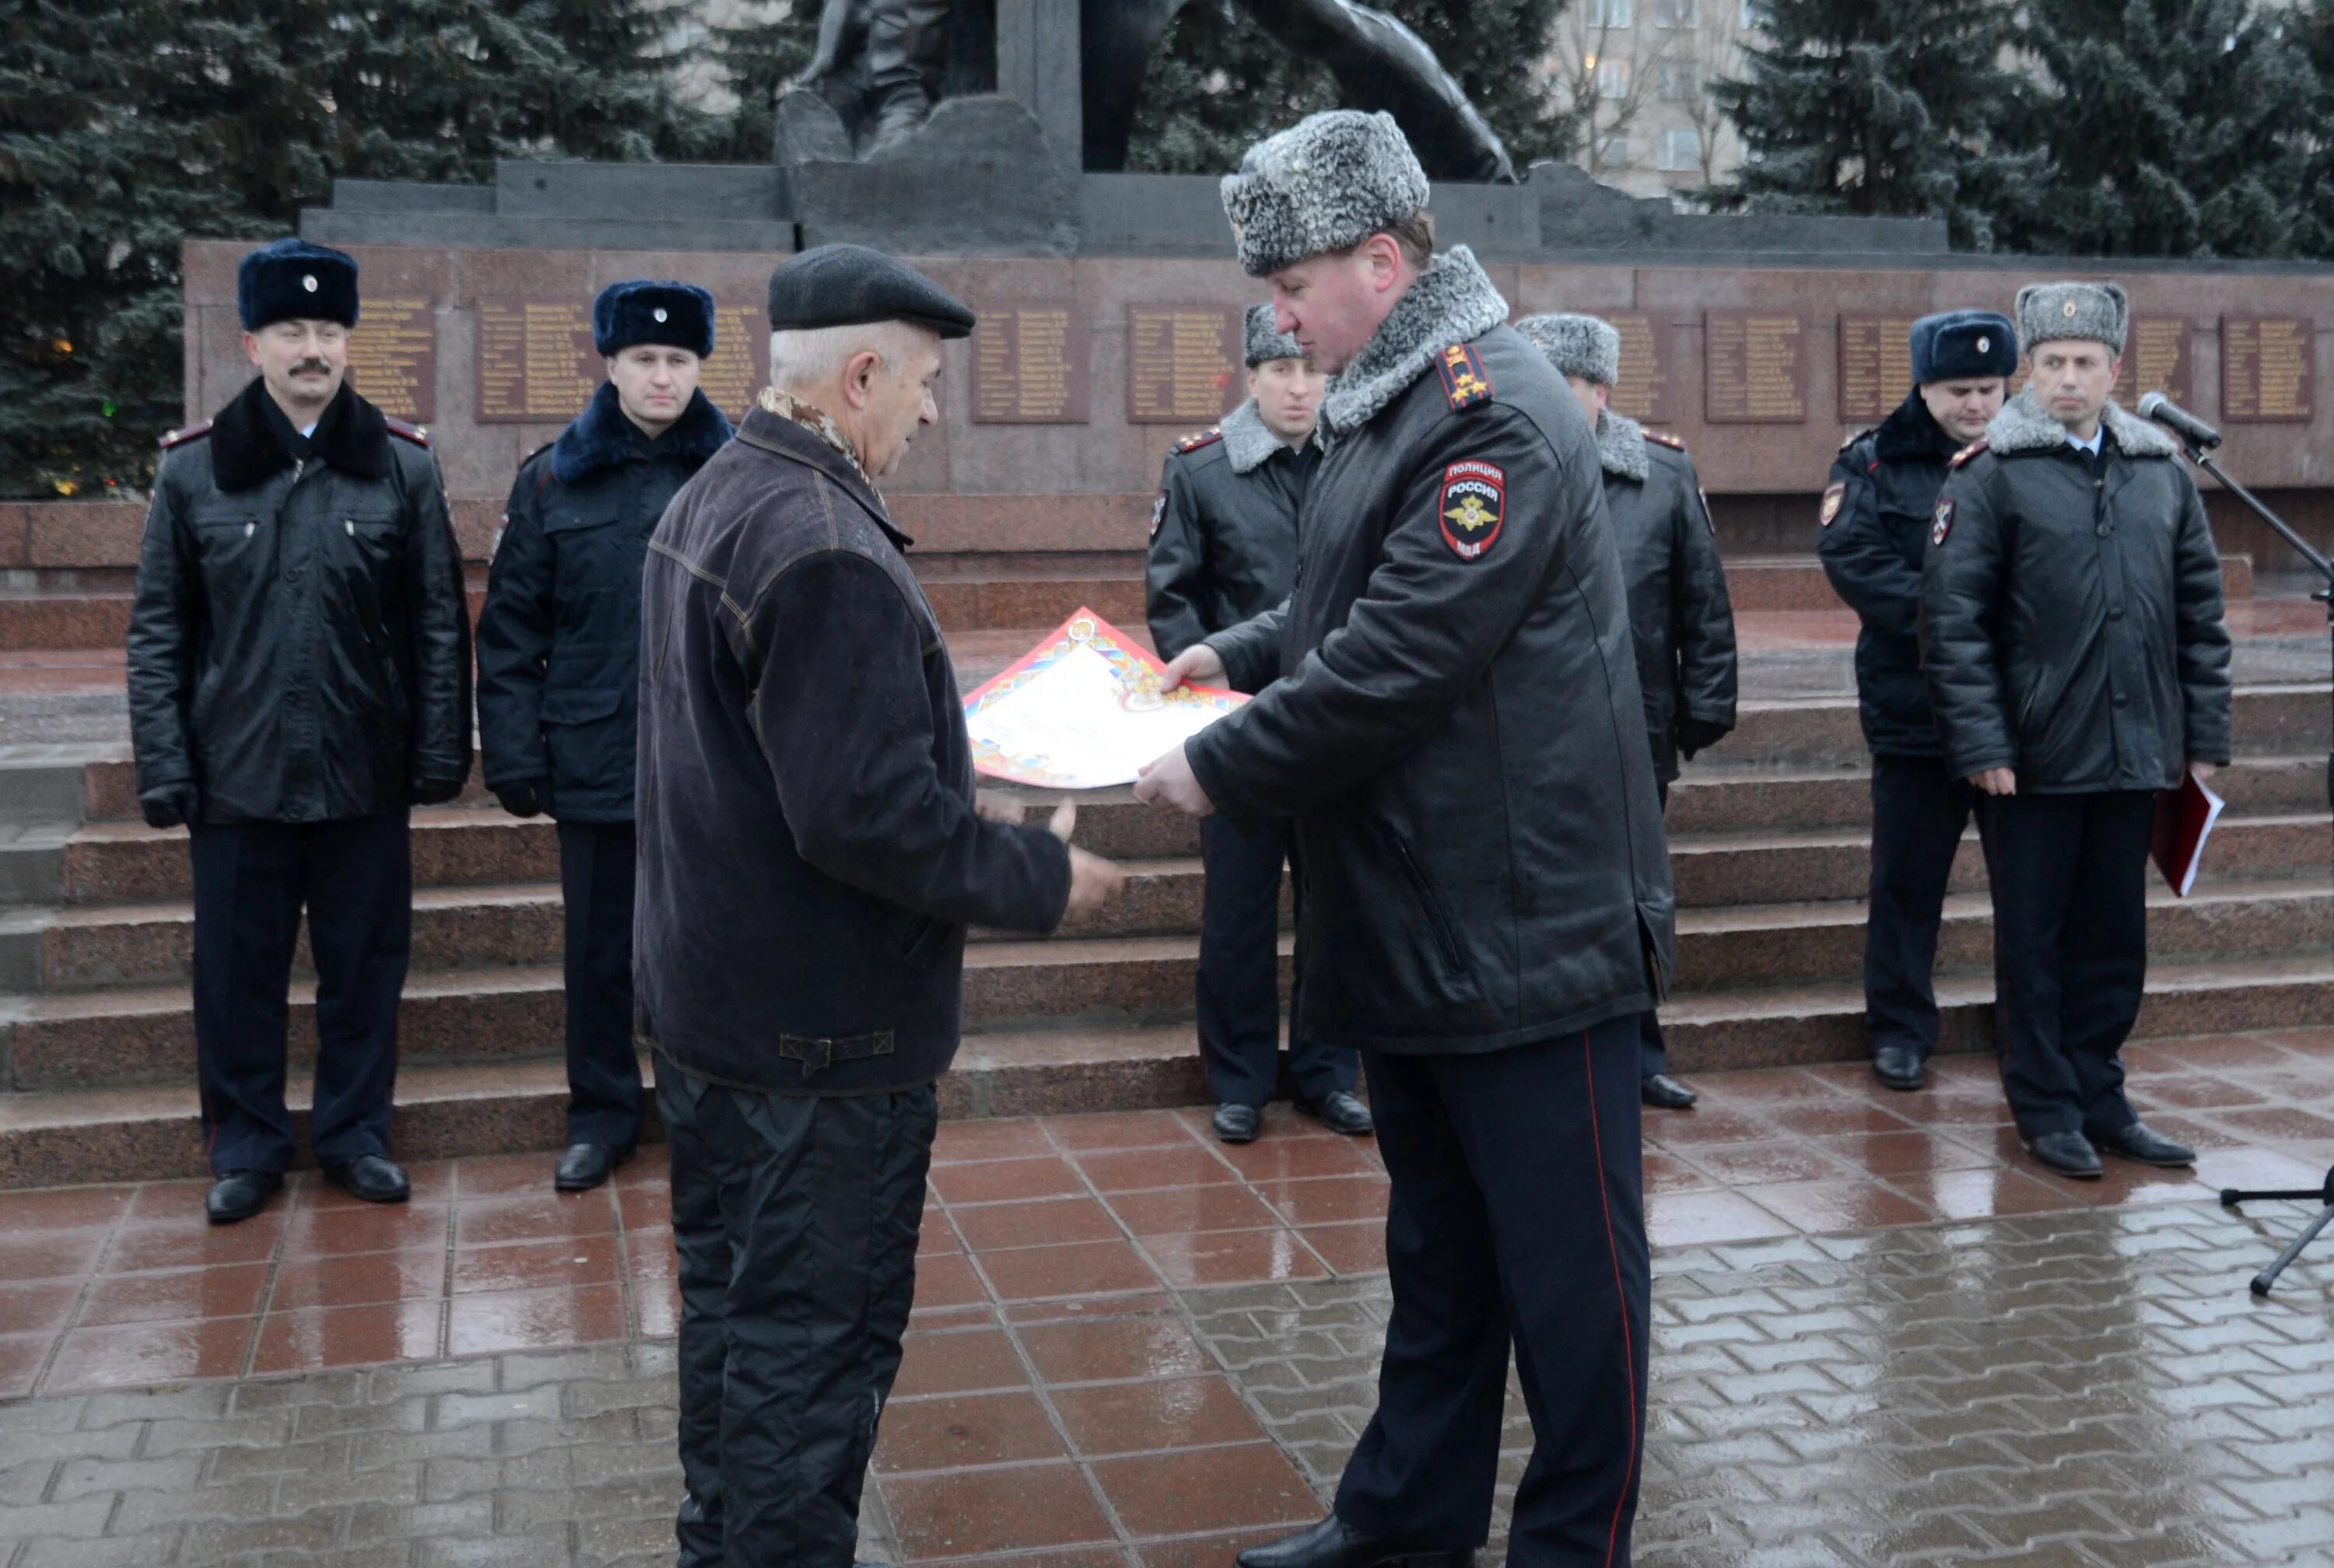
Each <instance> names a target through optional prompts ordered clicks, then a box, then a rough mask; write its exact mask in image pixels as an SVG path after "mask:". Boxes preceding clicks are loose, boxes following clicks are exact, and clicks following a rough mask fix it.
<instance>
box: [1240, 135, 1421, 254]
mask: <svg viewBox="0 0 2334 1568" xmlns="http://www.w3.org/2000/svg"><path fill="white" fill-rule="evenodd" d="M1223 196H1224V214H1225V216H1228V217H1230V219H1231V220H1232V229H1233V232H1234V234H1235V235H1236V236H1237V237H1238V240H1239V261H1240V266H1241V267H1242V268H1243V269H1244V270H1245V271H1246V272H1247V273H1248V275H1249V276H1250V277H1252V278H1260V277H1268V276H1270V275H1271V274H1274V273H1277V272H1278V271H1279V270H1280V269H1281V268H1283V267H1286V266H1294V265H1296V264H1297V263H1298V262H1301V261H1303V260H1305V259H1306V258H1307V256H1316V255H1320V254H1321V253H1322V252H1324V251H1333V250H1345V249H1346V248H1348V247H1350V246H1353V245H1359V244H1361V243H1362V242H1363V241H1364V240H1365V239H1367V238H1369V237H1370V236H1372V235H1374V234H1375V233H1377V232H1378V231H1379V230H1381V229H1384V228H1390V227H1392V226H1394V225H1395V224H1398V223H1401V222H1403V220H1405V219H1407V218H1410V217H1413V216H1416V215H1417V214H1419V213H1421V212H1423V211H1424V210H1425V209H1426V197H1427V184H1426V170H1425V169H1423V168H1421V167H1419V162H1418V155H1417V154H1416V153H1414V152H1413V151H1411V149H1410V142H1409V140H1408V139H1406V138H1404V137H1403V134H1402V128H1401V127H1400V126H1397V125H1396V124H1394V116H1393V115H1391V114H1387V113H1385V112H1384V111H1379V112H1377V113H1375V114H1364V113H1363V112H1362V111H1359V110H1357V109H1332V110H1327V111H1324V112H1322V113H1319V114H1309V115H1307V116H1306V117H1305V118H1304V119H1303V120H1298V121H1297V123H1296V124H1295V125H1292V126H1290V127H1289V128H1288V130H1282V131H1277V132H1275V133H1274V134H1273V135H1270V136H1268V137H1266V138H1265V139H1263V140H1262V141H1259V142H1258V143H1257V144H1256V145H1255V146H1254V147H1251V148H1249V149H1248V156H1247V157H1245V158H1243V159H1240V166H1239V173H1238V174H1228V175H1226V176H1224V184H1223Z"/></svg>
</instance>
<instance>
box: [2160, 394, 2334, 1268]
mask: <svg viewBox="0 0 2334 1568" xmlns="http://www.w3.org/2000/svg"><path fill="white" fill-rule="evenodd" d="M2174 433H2175V434H2176V435H2179V436H2180V437H2181V445H2183V446H2185V447H2187V449H2188V458H2189V461H2191V462H2193V463H2194V464H2195V465H2196V467H2199V468H2202V469H2203V470H2204V472H2205V473H2207V474H2210V475H2211V476H2213V478H2215V479H2217V480H2219V481H2220V482H2221V487H2222V488H2223V489H2224V490H2226V491H2227V492H2228V493H2229V494H2230V495H2234V496H2235V497H2236V498H2237V499H2238V500H2240V501H2242V502H2243V503H2244V504H2245V505H2246V506H2247V507H2248V508H2249V509H2251V511H2252V514H2253V515H2254V516H2256V517H2258V518H2260V519H2261V520H2262V522H2264V523H2266V524H2269V525H2270V526H2271V528H2273V529H2275V530H2276V531H2277V534H2278V537H2279V538H2281V539H2282V540H2284V541H2285V542H2286V543H2287V544H2291V546H2293V548H2294V550H2295V552H2296V553H2299V554H2300V556H2301V558H2302V559H2303V560H2304V561H2307V562H2309V563H2310V567H2311V569H2312V570H2314V571H2315V572H2317V573H2318V575H2319V576H2320V577H2321V578H2322V579H2324V580H2325V582H2326V586H2325V587H2323V588H2320V590H2318V592H2315V593H2313V594H2311V595H2310V598H2312V599H2315V600H2316V601H2319V602H2320V604H2323V605H2325V606H2326V624H2327V631H2328V636H2329V647H2334V561H2329V560H2327V558H2326V557H2325V556H2323V555H2321V554H2320V553H2318V551H2317V549H2316V548H2315V547H2314V546H2312V545H2311V544H2310V541H2309V540H2307V539H2304V538H2303V537H2302V536H2301V535H2300V534H2297V533H2295V532H2294V531H2293V529H2292V528H2291V526H2290V525H2289V524H2287V523H2286V521H2285V519H2284V518H2282V517H2281V516H2279V515H2277V514H2276V513H2274V512H2272V511H2271V510H2270V509H2269V507H2268V506H2267V505H2264V504H2263V503H2262V498H2261V497H2260V496H2258V495H2254V494H2253V493H2252V491H2251V490H2248V489H2246V488H2245V487H2244V486H2242V485H2241V484H2239V483H2238V482H2237V481H2236V480H2234V479H2232V478H2231V477H2229V476H2228V475H2227V474H2226V473H2225V472H2223V470H2222V469H2221V467H2219V466H2218V465H2217V464H2215V463H2214V462H2213V455H2212V448H2211V447H2209V446H2205V445H2201V444H2199V443H2198V442H2197V441H2196V440H2195V439H2194V438H2192V437H2190V436H2188V435H2187V434H2186V433H2185V432H2182V431H2177V430H2175V432H2174ZM2326 800H2327V804H2328V806H2329V808H2334V754H2329V755H2328V756H2327V759H2326ZM2256 1198H2259V1199H2262V1200H2268V1199H2271V1198H2293V1199H2300V1200H2301V1201H2303V1202H2307V1201H2309V1200H2310V1199H2311V1198H2316V1199H2317V1200H2318V1201H2319V1203H2320V1205H2322V1206H2323V1207H2320V1209H2319V1211H2318V1217H2317V1218H2315V1219H2313V1220H2311V1221H2310V1223H2309V1224H2308V1225H2306V1226H2304V1227H2302V1228H2301V1232H2300V1235H2298V1236H2295V1237H2294V1238H2293V1240H2292V1241H2291V1243H2290V1244H2288V1245H2287V1246H2286V1249H2285V1250H2284V1251H2283V1252H2281V1253H2279V1254H2278V1255H2277V1261H2276V1262H2274V1263H2272V1264H2271V1265H2269V1266H2268V1267H2267V1268H2265V1269H2263V1270H2262V1271H2261V1273H2259V1274H2257V1275H2253V1278H2252V1293H2253V1294H2255V1295H2257V1296H2266V1295H2267V1294H2269V1293H2270V1287H2271V1286H2272V1285H2274V1284H2277V1276H2278V1275H2281V1274H2283V1273H2284V1272H2285V1265H2288V1264H2290V1263H2291V1262H2292V1261H2293V1260H2294V1259H2295V1258H2297V1257H2300V1255H2301V1249H2302V1248H2303V1247H2305V1246H2309V1245H2310V1243H2311V1242H2313V1241H2315V1240H2317V1239H2318V1233H2319V1232H2320V1231H2322V1230H2324V1229H2325V1228H2326V1227H2327V1226H2328V1224H2329V1223H2334V1167H2329V1169H2328V1170H2327V1172H2326V1182H2325V1185H2324V1186H2322V1187H2317V1188H2307V1187H2304V1188H2277V1189H2275V1190H2262V1191H2252V1192H2247V1191H2240V1190H2239V1189H2238V1188H2233V1187H2224V1188H2222V1189H2221V1202H2222V1204H2223V1207H2230V1208H2234V1207H2236V1206H2237V1205H2239V1204H2241V1203H2250V1202H2252V1201H2253V1200H2254V1199H2256Z"/></svg>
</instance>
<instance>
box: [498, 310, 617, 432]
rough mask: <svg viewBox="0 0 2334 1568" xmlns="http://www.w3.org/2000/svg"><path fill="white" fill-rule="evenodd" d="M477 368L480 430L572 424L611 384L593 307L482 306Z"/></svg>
mask: <svg viewBox="0 0 2334 1568" xmlns="http://www.w3.org/2000/svg"><path fill="white" fill-rule="evenodd" d="M477 374H478V414H477V418H478V423H480V424H481V425H557V424H564V423H565V422H566V421H568V420H570V419H572V418H574V417H575V416H576V415H577V414H579V413H581V412H583V410H584V404H585V403H588V402H590V401H591V400H592V394H593V391H594V390H597V389H598V387H599V385H600V382H601V380H602V379H603V373H602V369H601V361H600V356H599V354H598V353H597V352H595V351H593V347H592V305H591V302H589V301H588V300H586V301H577V300H525V301H509V300H489V301H482V302H480V303H479V305H478V330H477Z"/></svg>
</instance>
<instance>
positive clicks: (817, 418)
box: [758, 387, 883, 501]
mask: <svg viewBox="0 0 2334 1568" xmlns="http://www.w3.org/2000/svg"><path fill="white" fill-rule="evenodd" d="M758 401H759V403H760V406H761V408H762V409H764V410H765V411H766V412H768V413H772V414H776V415H777V416H778V418H782V419H792V420H793V421H794V422H795V423H796V424H797V425H800V426H801V427H802V428H804V429H805V430H808V431H809V432H810V433H811V434H812V435H814V436H816V437H817V438H819V439H820V440H822V441H824V442H825V443H826V444H827V445H828V446H830V447H834V449H835V450H836V451H838V452H840V453H842V454H843V457H844V461H845V462H847V463H849V464H850V465H851V471H852V472H853V473H854V474H856V475H858V476H859V477H860V479H861V480H862V481H863V483H864V484H865V485H866V486H867V488H869V489H870V490H874V491H875V496H876V499H877V500H879V501H880V500H882V495H883V493H882V491H881V490H875V479H874V476H873V475H871V474H869V473H868V472H867V469H866V468H865V467H864V466H863V465H862V464H861V463H860V461H859V451H858V448H856V447H854V446H852V444H851V438H850V437H848V436H846V435H844V433H843V430H842V428H841V427H840V426H838V425H836V424H835V422H834V420H833V419H831V418H828V417H827V416H826V414H825V412H823V411H822V410H821V409H819V407H818V405H817V404H815V403H805V402H804V401H803V400H802V399H800V398H797V397H796V396H795V395H794V394H793V393H792V392H785V391H781V390H778V389H777V388H776V387H765V388H763V389H762V396H761V398H760V399H758Z"/></svg>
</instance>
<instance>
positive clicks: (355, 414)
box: [210, 377, 390, 491]
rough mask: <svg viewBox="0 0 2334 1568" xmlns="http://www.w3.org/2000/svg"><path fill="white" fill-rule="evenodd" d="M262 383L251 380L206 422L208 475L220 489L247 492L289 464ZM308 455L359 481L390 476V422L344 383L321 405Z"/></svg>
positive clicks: (289, 455)
mask: <svg viewBox="0 0 2334 1568" xmlns="http://www.w3.org/2000/svg"><path fill="white" fill-rule="evenodd" d="M266 398H267V383H266V382H265V381H264V380H259V379H257V378H256V377H255V378H254V379H253V380H252V383H251V385H249V386H247V387H246V388H244V390H242V391H241V392H240V393H238V394H236V399H235V400H234V401H233V402H231V403H229V404H228V405H227V407H226V408H224V409H220V410H219V413H218V418H216V419H213V420H212V421H211V434H210V441H211V478H212V480H213V482H214V483H216V484H217V486H218V487H219V488H220V489H221V490H227V491H234V490H248V489H250V488H252V487H253V486H256V485H262V484H265V483H266V482H267V481H268V480H269V479H271V478H273V477H274V476H275V475H277V474H279V473H281V472H283V471H284V470H285V469H286V468H289V467H292V454H291V453H290V452H289V451H288V450H286V449H285V445H284V441H283V438H282V437H280V436H279V435H277V434H276V427H275V421H274V420H273V419H270V418H268V417H267V408H266ZM311 455H312V456H313V457H316V458H317V459H318V460H319V461H321V462H323V463H326V464H329V465H330V466H331V467H335V468H338V469H339V470H340V471H341V472H342V473H343V474H346V475H349V476H351V477H352V478H358V479H374V480H379V479H386V478H388V477H389V468H390V455H389V426H388V425H387V424H386V423H384V422H383V421H382V419H381V410H380V409H376V408H374V407H373V406H372V405H371V403H368V402H366V401H365V400H364V399H362V398H360V397H358V396H357V393H356V389H355V388H354V387H352V386H350V385H349V384H348V383H347V382H346V381H342V383H341V390H339V391H338V392H336V393H334V394H333V400H332V401H331V402H330V403H328V404H326V405H325V408H324V417H323V418H322V419H321V420H319V421H318V422H317V426H316V436H315V441H314V444H313V447H311Z"/></svg>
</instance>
